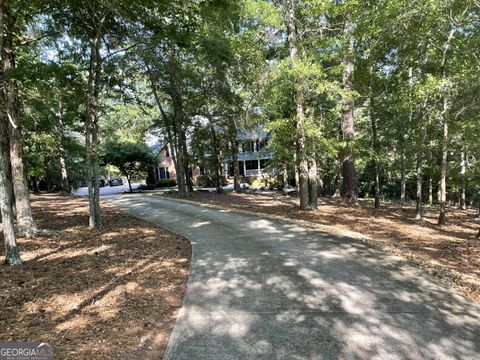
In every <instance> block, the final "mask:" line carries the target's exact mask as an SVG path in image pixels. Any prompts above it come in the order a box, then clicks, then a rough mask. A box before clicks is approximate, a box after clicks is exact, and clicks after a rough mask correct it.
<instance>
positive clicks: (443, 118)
mask: <svg viewBox="0 0 480 360" xmlns="http://www.w3.org/2000/svg"><path fill="white" fill-rule="evenodd" d="M455 31H456V25H453V24H452V28H451V30H450V33H449V34H448V37H447V40H446V42H445V43H444V45H443V55H442V63H441V69H442V79H446V78H447V53H448V49H449V48H450V42H451V41H452V39H453V37H454V35H455ZM444 92H445V93H444V94H443V109H442V111H441V113H440V121H439V123H440V124H441V125H442V128H443V129H442V161H441V165H440V199H439V201H440V215H439V216H438V225H445V222H446V217H447V215H446V213H447V210H446V202H447V160H448V114H447V113H448V110H449V107H450V104H449V94H448V90H444Z"/></svg>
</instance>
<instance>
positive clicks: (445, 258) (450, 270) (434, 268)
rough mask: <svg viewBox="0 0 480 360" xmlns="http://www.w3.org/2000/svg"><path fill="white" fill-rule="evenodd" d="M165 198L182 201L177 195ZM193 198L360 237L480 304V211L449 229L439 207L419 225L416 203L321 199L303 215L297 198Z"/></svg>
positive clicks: (458, 215) (453, 221) (456, 215)
mask: <svg viewBox="0 0 480 360" xmlns="http://www.w3.org/2000/svg"><path fill="white" fill-rule="evenodd" d="M165 196H169V197H173V198H177V196H176V195H175V194H166V195H165ZM187 200H190V201H195V202H200V203H204V204H210V205H214V206H220V207H223V208H230V209H238V210H245V211H253V212H257V213H263V214H269V215H275V216H281V217H287V218H291V219H297V220H304V221H308V222H310V223H314V226H315V227H317V228H320V229H322V230H325V231H329V232H333V233H336V234H341V235H348V236H353V237H357V238H360V239H362V240H364V241H366V242H368V243H370V244H372V245H374V246H376V247H379V248H381V249H384V250H385V251H387V252H390V253H393V254H396V255H400V256H403V257H404V258H406V259H407V260H408V261H410V262H411V263H414V264H416V265H418V266H420V267H422V268H423V269H424V270H426V271H427V272H429V273H430V274H432V275H434V276H436V277H438V278H439V279H440V280H441V281H442V282H444V283H446V284H449V285H451V286H453V287H455V288H457V289H458V290H460V291H461V292H463V293H464V294H465V295H467V296H468V297H470V298H471V299H473V300H475V301H477V302H479V303H480V241H479V240H475V236H476V234H477V233H478V229H479V228H480V221H479V220H478V218H476V217H477V212H476V211H473V210H465V211H462V210H458V209H454V208H450V209H448V213H447V225H446V226H444V227H440V226H437V219H438V210H437V209H435V208H428V207H427V208H426V211H425V218H424V220H421V221H415V220H414V217H415V207H414V206H412V205H403V206H402V205H398V204H382V207H381V209H380V210H375V209H373V204H372V202H369V201H360V202H359V206H357V207H350V206H347V205H345V204H343V203H342V202H341V200H340V199H332V198H321V199H319V209H318V210H316V211H301V210H300V209H299V207H298V199H297V198H292V197H287V196H283V195H282V194H279V193H240V194H236V193H226V194H222V195H218V194H214V193H200V192H198V193H197V192H195V193H194V194H192V196H190V197H188V199H187ZM312 225H313V224H312ZM359 234H361V235H362V236H359Z"/></svg>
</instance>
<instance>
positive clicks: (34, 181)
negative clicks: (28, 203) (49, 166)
mask: <svg viewBox="0 0 480 360" xmlns="http://www.w3.org/2000/svg"><path fill="white" fill-rule="evenodd" d="M30 183H31V184H32V191H33V193H34V194H38V193H39V192H40V190H39V189H38V182H37V177H36V176H30Z"/></svg>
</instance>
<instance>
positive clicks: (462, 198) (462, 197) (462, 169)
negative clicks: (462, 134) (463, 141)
mask: <svg viewBox="0 0 480 360" xmlns="http://www.w3.org/2000/svg"><path fill="white" fill-rule="evenodd" d="M465 163H466V161H465V146H464V145H463V146H462V152H461V153H460V176H461V177H462V179H461V182H462V185H461V190H460V208H461V209H462V210H465V209H466V208H467V202H466V190H465V188H466V178H465Z"/></svg>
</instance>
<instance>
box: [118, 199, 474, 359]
mask: <svg viewBox="0 0 480 360" xmlns="http://www.w3.org/2000/svg"><path fill="white" fill-rule="evenodd" d="M114 201H115V203H116V204H117V205H118V206H119V207H121V208H123V209H125V210H127V211H129V212H130V213H132V214H134V215H137V216H141V217H142V218H144V219H147V220H150V221H152V222H154V223H156V224H158V225H161V226H163V227H165V228H168V229H171V230H173V231H175V232H177V233H179V234H181V235H184V236H186V237H187V238H189V239H190V241H191V243H192V248H193V258H192V263H191V274H190V278H189V282H188V290H187V294H186V296H185V299H184V303H183V307H182V309H181V310H180V314H179V317H178V319H177V322H176V325H175V329H174V331H173V334H172V336H171V338H170V342H169V346H168V349H167V353H166V355H165V359H168V360H173V359H175V360H194V359H212V360H214V359H215V360H216V359H218V360H229V359H248V360H250V359H268V360H272V359H289V360H290V359H337V360H338V359H369V360H370V359H472V360H473V359H477V360H478V359H480V307H479V306H478V305H476V304H475V303H473V302H471V301H469V300H468V299H466V298H464V297H463V296H461V295H459V294H458V293H456V292H455V291H454V290H452V289H450V288H447V287H445V286H443V285H441V284H439V283H438V282H437V281H436V280H435V279H433V278H431V277H429V276H428V275H426V274H425V273H424V272H422V271H421V270H419V269H417V268H415V267H412V266H410V265H408V264H406V263H405V262H403V261H402V260H401V259H399V258H397V257H394V256H390V255H387V254H385V253H383V252H381V251H378V250H375V249H372V248H370V247H368V246H366V245H365V244H363V243H361V242H359V241H356V240H352V239H348V238H343V237H338V236H334V235H330V234H327V233H323V232H320V231H315V230H307V229H305V228H302V227H299V226H295V225H293V224H291V223H287V222H283V221H276V220H266V219H261V218H258V217H255V216H249V215H243V214H238V213H235V212H229V211H225V210H215V209H207V208H202V207H199V206H195V205H189V204H184V203H178V202H174V201H167V200H163V199H159V198H155V197H149V196H144V195H138V196H137V195H130V196H125V197H120V196H118V197H116V198H115V199H114Z"/></svg>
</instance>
